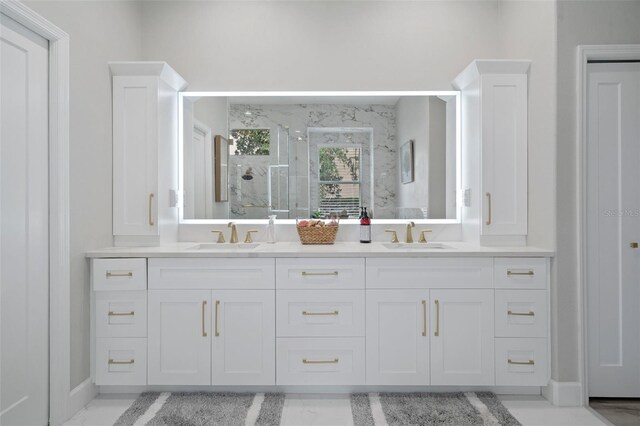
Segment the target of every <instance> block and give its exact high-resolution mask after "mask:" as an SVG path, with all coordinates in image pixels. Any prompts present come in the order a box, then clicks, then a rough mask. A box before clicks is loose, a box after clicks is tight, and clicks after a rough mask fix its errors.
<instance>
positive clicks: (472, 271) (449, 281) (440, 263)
mask: <svg viewBox="0 0 640 426" xmlns="http://www.w3.org/2000/svg"><path fill="white" fill-rule="evenodd" d="M367 288H493V259H489V258H442V257H436V258H433V257H431V258H405V259H392V258H369V259H367Z"/></svg>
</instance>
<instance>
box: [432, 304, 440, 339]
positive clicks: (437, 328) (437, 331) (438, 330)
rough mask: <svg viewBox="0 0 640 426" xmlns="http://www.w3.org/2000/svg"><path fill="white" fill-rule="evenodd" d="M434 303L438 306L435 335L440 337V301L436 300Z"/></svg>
mask: <svg viewBox="0 0 640 426" xmlns="http://www.w3.org/2000/svg"><path fill="white" fill-rule="evenodd" d="M434 303H435V304H436V331H435V333H433V335H434V336H436V337H438V336H440V301H439V300H437V299H436V300H435V301H434Z"/></svg>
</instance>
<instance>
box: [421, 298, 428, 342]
mask: <svg viewBox="0 0 640 426" xmlns="http://www.w3.org/2000/svg"><path fill="white" fill-rule="evenodd" d="M422 335H423V336H426V335H427V301H426V300H423V301H422Z"/></svg>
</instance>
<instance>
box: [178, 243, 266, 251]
mask: <svg viewBox="0 0 640 426" xmlns="http://www.w3.org/2000/svg"><path fill="white" fill-rule="evenodd" d="M259 245H260V243H236V244H230V243H226V244H225V243H205V244H197V245H195V246H193V247H189V248H188V249H187V250H253V249H255V248H256V247H258V246H259Z"/></svg>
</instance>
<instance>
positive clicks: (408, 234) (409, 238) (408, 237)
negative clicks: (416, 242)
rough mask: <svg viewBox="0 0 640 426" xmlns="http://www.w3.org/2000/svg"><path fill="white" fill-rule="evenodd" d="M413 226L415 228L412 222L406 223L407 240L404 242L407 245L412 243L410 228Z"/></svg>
mask: <svg viewBox="0 0 640 426" xmlns="http://www.w3.org/2000/svg"><path fill="white" fill-rule="evenodd" d="M414 226H416V224H415V223H413V222H409V223H407V239H406V240H405V242H407V243H412V242H413V235H411V228H413V227H414Z"/></svg>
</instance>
